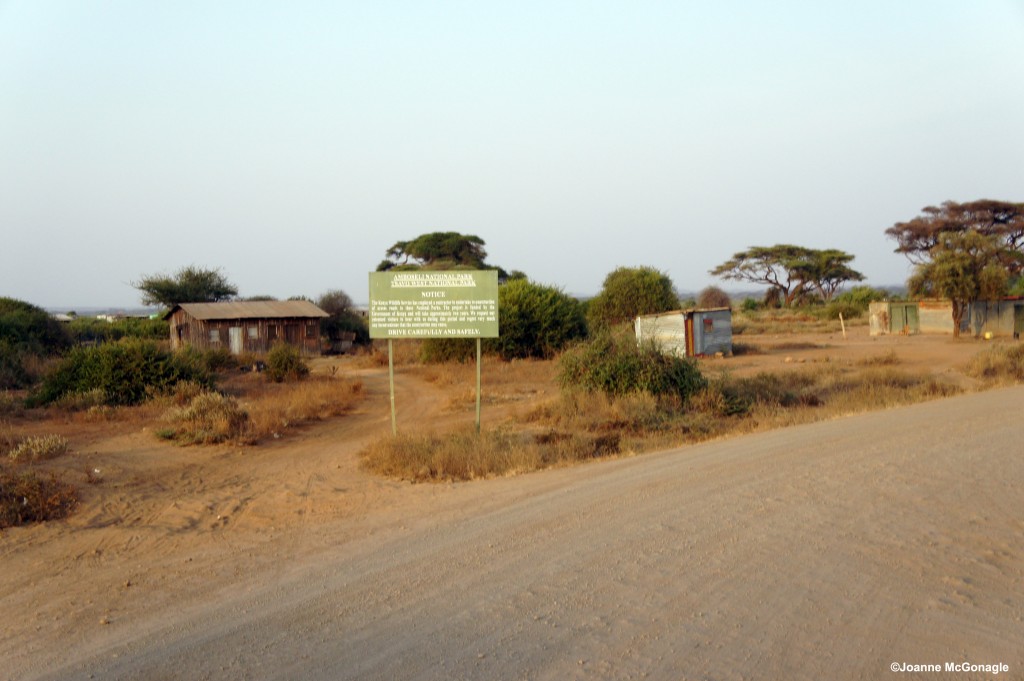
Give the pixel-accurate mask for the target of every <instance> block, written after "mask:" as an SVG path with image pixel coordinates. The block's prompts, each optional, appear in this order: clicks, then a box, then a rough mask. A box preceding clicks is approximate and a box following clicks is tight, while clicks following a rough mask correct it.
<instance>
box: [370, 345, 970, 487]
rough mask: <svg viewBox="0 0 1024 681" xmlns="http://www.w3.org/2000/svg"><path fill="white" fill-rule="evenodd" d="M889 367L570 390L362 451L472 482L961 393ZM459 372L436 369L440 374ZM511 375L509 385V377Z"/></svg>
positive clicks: (394, 472)
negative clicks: (664, 393) (483, 427)
mask: <svg viewBox="0 0 1024 681" xmlns="http://www.w3.org/2000/svg"><path fill="white" fill-rule="evenodd" d="M892 364H893V360H892V359H891V358H890V357H889V355H883V356H882V357H881V359H879V360H877V361H873V362H869V363H868V364H866V365H864V366H863V367H860V368H855V367H841V366H838V365H834V364H829V365H823V366H815V367H808V368H800V369H793V370H789V371H785V372H779V373H761V374H757V375H755V376H751V377H743V378H733V377H729V376H728V375H724V376H720V377H718V378H716V379H714V380H712V381H711V383H710V385H709V386H708V387H707V388H705V389H704V390H702V391H700V392H699V393H697V394H696V395H694V396H693V397H691V398H690V399H689V400H688V401H686V402H685V403H684V402H683V401H681V400H680V399H679V398H678V397H663V398H656V397H654V396H652V395H650V394H648V393H642V392H641V393H631V394H627V395H623V396H618V397H613V396H609V395H606V394H604V393H600V392H587V391H582V390H567V391H563V392H561V393H559V394H558V396H557V397H555V398H553V399H549V400H546V401H543V402H541V403H539V404H537V405H536V406H534V407H533V408H532V409H530V410H529V411H527V412H526V413H525V414H524V415H523V416H521V417H519V418H517V419H515V420H514V421H513V422H510V423H509V424H508V425H506V426H505V427H504V428H502V429H499V430H497V431H494V432H490V433H485V434H483V435H481V436H476V434H475V433H464V432H457V433H454V434H427V435H423V434H418V435H401V436H399V437H397V438H393V437H386V438H382V439H380V440H378V441H377V442H376V443H374V444H373V445H372V446H371V447H370V448H369V449H368V450H366V451H365V452H364V453H363V457H364V459H365V465H366V467H367V468H369V469H370V470H373V471H375V472H377V473H380V474H383V475H387V476H391V477H397V478H403V479H411V480H449V479H457V480H469V479H474V478H480V477H488V476H496V475H508V474H510V473H517V472H523V471H528V470H535V469H537V468H546V467H550V466H555V465H561V464H565V463H569V462H573V461H580V460H586V459H592V458H595V457H602V456H611V455H628V454H634V453H639V452H645V451H652V450H656V449H662V448H665V447H671V446H679V445H683V444H686V443H693V442H700V441H703V440H707V439H710V438H716V437H723V436H727V435H736V434H741V433H751V432H757V431H762V430H769V429H775V428H780V427H783V426H789V425H795V424H799V423H807V422H811V421H820V420H825V419H830V418H836V417H840V416H844V415H847V414H852V413H857V412H862V411H868V410H871V409H883V408H889V407H893V406H897V405H902V404H910V403H914V402H920V401H923V400H929V399H935V398H939V397H945V396H949V395H953V394H956V393H957V392H959V390H960V389H959V388H958V387H956V386H954V385H951V384H949V383H945V382H943V381H941V380H939V379H937V378H935V377H934V376H932V375H930V374H927V373H912V372H907V371H901V370H899V369H896V368H894V367H893V366H892ZM437 371H442V368H439V369H437ZM455 373H457V372H452V373H442V374H438V378H437V380H446V379H445V378H444V377H447V376H450V375H455ZM507 380H508V381H509V383H510V384H512V383H514V381H513V380H512V378H511V376H509V377H508V378H507Z"/></svg>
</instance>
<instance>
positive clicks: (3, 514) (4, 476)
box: [0, 468, 78, 529]
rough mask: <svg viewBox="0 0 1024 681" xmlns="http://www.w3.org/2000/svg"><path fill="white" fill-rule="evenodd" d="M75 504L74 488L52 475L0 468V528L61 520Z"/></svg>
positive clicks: (76, 501)
mask: <svg viewBox="0 0 1024 681" xmlns="http://www.w3.org/2000/svg"><path fill="white" fill-rule="evenodd" d="M77 505H78V494H77V492H76V490H75V488H74V486H72V485H70V484H68V483H66V482H64V481H62V480H61V479H60V478H58V477H57V476H56V475H54V474H50V475H49V476H48V477H41V476H40V475H39V474H38V473H35V472H34V471H13V470H8V469H6V468H0V529H3V528H6V527H12V526H15V525H27V524H28V523H34V522H43V521H46V520H56V519H59V518H64V517H66V516H67V515H68V514H69V513H71V511H72V510H74V508H75V506H77Z"/></svg>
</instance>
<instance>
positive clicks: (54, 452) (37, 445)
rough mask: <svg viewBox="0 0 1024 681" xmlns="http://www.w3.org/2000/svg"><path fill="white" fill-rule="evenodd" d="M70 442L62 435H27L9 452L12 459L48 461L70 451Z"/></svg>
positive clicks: (8, 456)
mask: <svg viewBox="0 0 1024 681" xmlns="http://www.w3.org/2000/svg"><path fill="white" fill-rule="evenodd" d="M68 447H69V443H68V440H67V438H66V437H64V436H62V435H53V434H51V435H39V436H36V437H26V438H25V439H23V440H21V441H20V442H18V444H17V445H16V446H14V447H13V448H12V449H10V451H8V453H7V458H8V459H10V460H11V461H17V462H28V461H47V460H49V459H55V458H57V457H58V456H63V455H64V454H67V452H68Z"/></svg>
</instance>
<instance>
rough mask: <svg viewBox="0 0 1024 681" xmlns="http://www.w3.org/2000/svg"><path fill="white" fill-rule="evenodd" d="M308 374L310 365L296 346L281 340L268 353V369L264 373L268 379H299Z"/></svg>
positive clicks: (278, 380)
mask: <svg viewBox="0 0 1024 681" xmlns="http://www.w3.org/2000/svg"><path fill="white" fill-rule="evenodd" d="M308 374H309V366H307V365H306V362H305V360H303V359H302V355H301V354H300V353H299V351H298V349H297V348H295V347H294V346H292V345H288V344H287V343H284V342H280V341H279V342H277V343H275V344H274V347H272V348H270V352H269V353H267V369H266V371H265V372H264V374H263V375H264V376H266V377H267V380H268V381H273V382H274V383H280V382H282V381H298V380H301V379H303V378H305V377H306V376H307V375H308Z"/></svg>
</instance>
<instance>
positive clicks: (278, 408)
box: [241, 376, 364, 442]
mask: <svg viewBox="0 0 1024 681" xmlns="http://www.w3.org/2000/svg"><path fill="white" fill-rule="evenodd" d="M363 395H364V391H363V383H362V381H354V380H351V379H347V378H331V377H327V376H313V377H311V378H309V379H307V380H305V381H300V382H298V383H285V384H264V385H262V386H261V389H257V390H255V391H253V392H252V393H249V394H247V395H246V396H245V399H244V401H242V402H241V404H242V406H243V408H244V409H245V410H246V411H247V412H248V413H249V424H248V427H247V432H246V437H247V439H248V441H253V442H255V441H259V440H263V439H266V438H269V437H273V438H276V437H280V436H281V434H282V433H283V432H284V431H285V430H287V429H289V428H294V427H296V426H299V425H301V424H304V423H309V422H312V421H322V420H324V419H327V418H331V417H333V416H341V415H342V414H345V413H346V412H348V411H350V410H351V409H352V408H353V407H355V405H357V404H359V402H361V401H362V399H363Z"/></svg>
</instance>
